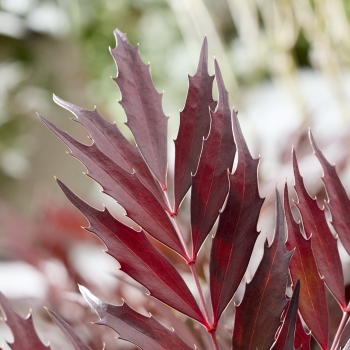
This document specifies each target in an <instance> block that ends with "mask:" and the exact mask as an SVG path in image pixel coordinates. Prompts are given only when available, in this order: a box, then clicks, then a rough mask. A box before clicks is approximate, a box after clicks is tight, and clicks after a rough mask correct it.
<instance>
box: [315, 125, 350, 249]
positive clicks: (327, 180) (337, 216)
mask: <svg viewBox="0 0 350 350" xmlns="http://www.w3.org/2000/svg"><path fill="white" fill-rule="evenodd" d="M309 136H310V142H311V145H312V148H313V149H314V152H315V155H316V157H317V159H318V160H319V162H320V163H321V165H322V168H323V174H324V175H323V177H322V181H323V183H324V185H325V187H326V190H327V195H328V207H329V209H330V211H331V214H332V225H333V226H334V228H335V230H336V231H337V233H338V235H339V238H340V240H341V242H342V243H343V245H344V248H345V249H346V250H347V252H348V253H349V254H350V215H349V212H350V200H349V197H348V195H347V193H346V191H345V188H344V186H343V184H342V183H341V181H340V179H339V176H338V174H337V172H336V169H335V166H334V165H330V164H329V162H328V161H327V159H326V158H325V156H324V155H323V154H322V152H321V151H320V149H319V148H318V147H317V145H316V143H315V140H314V138H313V136H312V134H311V131H309Z"/></svg>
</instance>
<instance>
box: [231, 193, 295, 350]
mask: <svg viewBox="0 0 350 350" xmlns="http://www.w3.org/2000/svg"><path fill="white" fill-rule="evenodd" d="M284 237H285V228H284V215H283V208H282V205H281V200H280V197H279V194H278V191H277V189H276V227H275V235H274V240H273V243H272V244H271V245H270V246H267V244H265V245H264V255H263V258H262V260H261V263H260V265H259V267H258V269H257V271H256V273H255V275H254V277H253V279H252V281H251V282H250V283H248V284H247V286H246V291H245V294H244V296H243V300H242V302H241V304H240V305H239V306H237V308H236V316H235V326H234V329H233V339H232V349H233V350H243V349H244V350H256V349H259V350H265V349H266V350H268V349H270V348H271V346H272V344H273V343H274V341H275V334H276V332H277V330H278V327H279V326H280V324H281V315H282V312H283V310H284V309H285V307H286V305H287V303H288V301H287V299H286V285H287V281H288V266H289V261H290V258H291V256H292V252H287V250H286V246H285V243H284Z"/></svg>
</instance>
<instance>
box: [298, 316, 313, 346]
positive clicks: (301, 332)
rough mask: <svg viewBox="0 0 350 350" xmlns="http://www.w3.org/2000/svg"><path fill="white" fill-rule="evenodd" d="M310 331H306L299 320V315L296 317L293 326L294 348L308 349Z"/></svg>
mask: <svg viewBox="0 0 350 350" xmlns="http://www.w3.org/2000/svg"><path fill="white" fill-rule="evenodd" d="M310 340H311V336H310V333H309V334H308V333H306V332H305V329H304V327H303V324H302V322H301V319H300V316H299V315H298V317H297V325H296V328H295V339H294V347H295V348H296V349H300V348H301V350H310Z"/></svg>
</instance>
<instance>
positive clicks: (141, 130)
mask: <svg viewBox="0 0 350 350" xmlns="http://www.w3.org/2000/svg"><path fill="white" fill-rule="evenodd" d="M114 35H115V37H116V40H117V47H116V48H115V49H111V50H110V51H111V54H112V55H113V57H114V60H115V62H116V64H117V66H118V76H117V78H115V79H114V81H115V82H116V83H117V84H118V86H119V89H120V91H121V94H122V99H121V101H120V104H121V105H122V107H123V108H124V110H125V113H126V116H127V118H128V120H127V122H126V123H125V124H126V125H127V126H128V127H129V128H130V130H131V132H132V133H133V135H134V138H135V141H136V143H137V145H138V147H139V149H140V152H141V153H142V155H143V156H144V158H145V160H146V162H147V164H148V165H149V167H150V168H151V170H152V171H153V173H154V175H155V176H156V178H157V179H158V180H159V182H160V183H161V186H162V188H164V189H165V188H166V180H165V178H166V167H167V126H168V118H167V117H166V116H165V114H164V112H163V108H162V94H160V93H158V92H157V91H156V89H155V87H154V85H153V82H152V77H151V73H150V68H149V65H146V64H144V63H143V62H142V60H141V57H140V55H139V47H138V46H132V45H130V43H129V41H128V39H127V37H126V35H125V34H124V33H122V32H120V31H119V30H116V31H115V32H114Z"/></svg>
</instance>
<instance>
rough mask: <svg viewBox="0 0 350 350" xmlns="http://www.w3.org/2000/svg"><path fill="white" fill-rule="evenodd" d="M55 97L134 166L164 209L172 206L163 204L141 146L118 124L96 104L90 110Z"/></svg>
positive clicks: (104, 146)
mask: <svg viewBox="0 0 350 350" xmlns="http://www.w3.org/2000/svg"><path fill="white" fill-rule="evenodd" d="M53 99H54V101H55V102H56V103H57V104H59V105H60V106H62V107H63V108H65V109H67V110H68V111H70V112H71V113H73V114H74V115H75V116H76V117H77V119H75V120H74V121H77V122H78V123H80V124H81V125H83V126H84V127H85V128H86V129H87V130H88V132H89V133H90V135H91V139H92V140H93V141H94V142H95V143H96V145H97V146H98V148H99V149H100V150H101V151H102V152H103V153H104V154H105V155H106V156H108V157H109V158H111V159H112V160H113V161H114V162H115V163H116V164H118V165H119V166H121V167H122V168H124V169H125V170H127V171H128V172H129V173H132V172H133V170H134V171H135V173H136V175H137V177H138V178H139V179H140V181H141V182H142V183H143V184H144V185H145V186H146V187H147V188H148V189H149V190H150V191H151V192H152V194H153V195H154V196H155V197H156V198H157V199H158V200H159V202H160V203H161V204H162V205H163V206H164V209H165V210H169V209H167V207H166V206H165V204H164V197H163V196H162V194H161V192H162V191H161V189H160V188H159V186H157V185H156V182H155V179H154V177H153V175H152V173H151V172H150V170H149V168H148V166H147V164H146V163H145V161H144V159H143V158H142V156H141V153H140V152H139V149H138V147H135V146H133V145H132V144H131V143H130V142H129V141H128V140H127V139H126V138H125V136H124V135H123V134H122V133H121V132H120V130H119V129H118V127H117V126H116V124H111V123H109V122H108V121H107V120H105V119H104V118H102V117H101V115H100V114H99V113H98V111H97V109H96V107H95V109H94V110H92V111H89V110H86V109H83V108H80V107H78V106H75V105H73V104H71V103H69V102H66V101H64V100H62V99H60V98H58V97H57V96H55V95H54V97H53Z"/></svg>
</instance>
